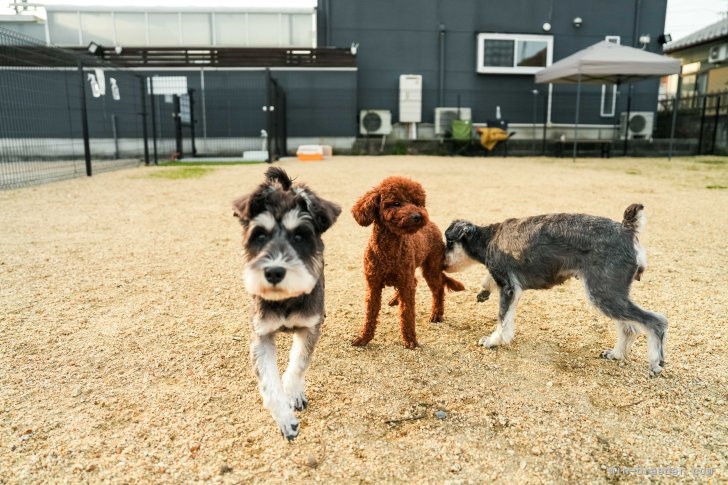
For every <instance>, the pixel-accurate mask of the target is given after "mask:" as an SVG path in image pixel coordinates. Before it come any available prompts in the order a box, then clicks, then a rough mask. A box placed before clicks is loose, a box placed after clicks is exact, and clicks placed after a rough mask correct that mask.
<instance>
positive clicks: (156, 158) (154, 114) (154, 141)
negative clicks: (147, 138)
mask: <svg viewBox="0 0 728 485" xmlns="http://www.w3.org/2000/svg"><path fill="white" fill-rule="evenodd" d="M149 99H150V100H151V103H152V146H153V148H154V165H159V156H158V155H157V107H156V105H155V104H154V78H149Z"/></svg>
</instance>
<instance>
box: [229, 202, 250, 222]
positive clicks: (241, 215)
mask: <svg viewBox="0 0 728 485" xmlns="http://www.w3.org/2000/svg"><path fill="white" fill-rule="evenodd" d="M250 199H251V196H250V195H244V196H242V197H240V198H237V199H235V200H234V201H233V216H234V217H237V218H238V220H239V221H240V224H242V225H246V224H247V223H248V222H249V221H250Z"/></svg>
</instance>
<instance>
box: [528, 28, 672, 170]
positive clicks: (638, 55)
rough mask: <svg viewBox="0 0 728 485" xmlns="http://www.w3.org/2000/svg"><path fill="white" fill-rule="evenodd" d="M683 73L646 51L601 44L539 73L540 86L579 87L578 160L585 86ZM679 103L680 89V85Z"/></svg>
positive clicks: (576, 122)
mask: <svg viewBox="0 0 728 485" xmlns="http://www.w3.org/2000/svg"><path fill="white" fill-rule="evenodd" d="M679 73H680V60H679V59H673V58H671V57H667V56H662V55H659V54H653V53H652V52H647V51H644V50H642V49H635V48H634V47H627V46H623V45H619V44H613V43H611V42H607V41H601V42H598V43H596V44H594V45H592V46H590V47H587V48H586V49H583V50H580V51H579V52H576V53H574V54H572V55H570V56H569V57H565V58H564V59H561V60H560V61H558V62H556V63H554V64H552V65H551V66H549V67H547V68H545V69H543V70H541V71H539V72H537V73H536V82H537V83H571V84H573V83H576V86H577V87H576V116H575V118H576V119H575V124H574V153H573V157H574V159H576V146H577V143H578V142H577V138H578V136H577V131H578V129H579V103H580V101H581V85H582V83H589V84H620V83H624V82H633V81H640V80H643V79H649V78H653V77H658V76H667V75H670V74H679ZM677 96H678V99H679V96H680V89H679V84H678V93H677ZM676 113H677V100H676V104H675V107H674V109H673V124H672V129H671V132H670V140H671V142H670V151H671V152H672V138H673V137H674V130H675V123H674V120H675V114H676Z"/></svg>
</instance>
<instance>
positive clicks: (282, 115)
mask: <svg viewBox="0 0 728 485" xmlns="http://www.w3.org/2000/svg"><path fill="white" fill-rule="evenodd" d="M266 74H267V76H266V77H267V90H266V91H267V98H268V101H267V105H266V107H265V110H266V111H267V117H268V120H267V121H268V132H267V134H268V140H267V141H268V147H267V148H268V162H275V161H276V160H278V159H279V158H280V157H281V156H285V155H286V154H287V153H288V147H287V140H288V134H287V133H286V92H285V91H284V90H283V88H282V87H281V86H280V84H278V81H276V79H274V78H273V76H271V73H270V70H268V71H266Z"/></svg>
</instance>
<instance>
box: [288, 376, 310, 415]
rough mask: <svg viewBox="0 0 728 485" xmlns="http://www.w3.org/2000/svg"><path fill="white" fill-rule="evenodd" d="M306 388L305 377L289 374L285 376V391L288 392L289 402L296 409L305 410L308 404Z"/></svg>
mask: <svg viewBox="0 0 728 485" xmlns="http://www.w3.org/2000/svg"><path fill="white" fill-rule="evenodd" d="M305 388H306V384H305V381H304V380H303V379H301V378H296V377H292V376H290V375H288V374H286V375H284V376H283V391H284V392H285V393H286V398H287V399H288V403H289V404H290V405H291V407H292V408H293V409H295V410H296V411H303V410H304V409H306V406H308V399H306V393H305Z"/></svg>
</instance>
